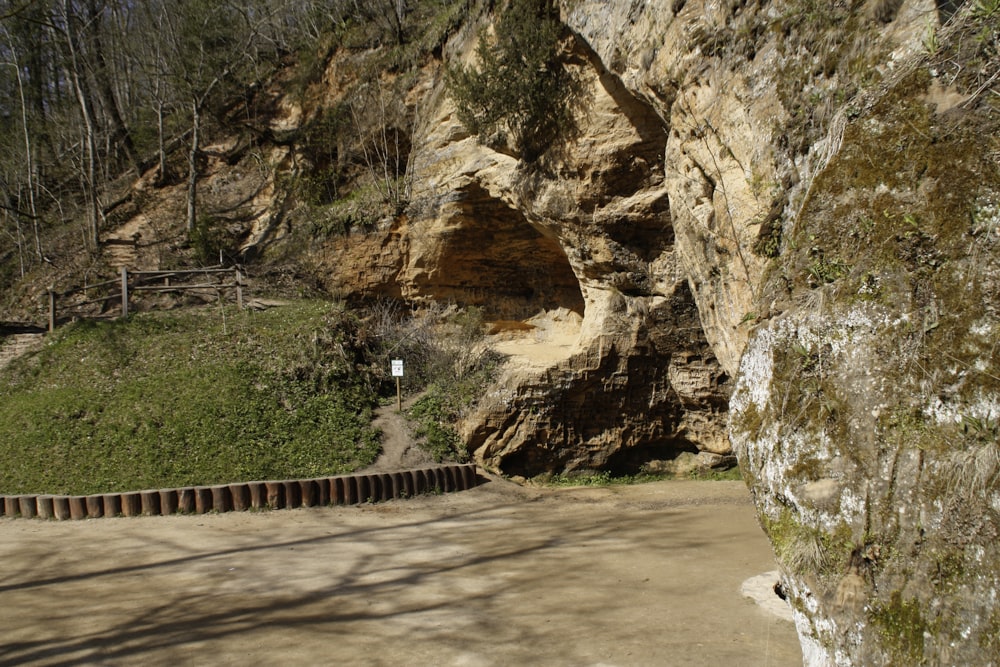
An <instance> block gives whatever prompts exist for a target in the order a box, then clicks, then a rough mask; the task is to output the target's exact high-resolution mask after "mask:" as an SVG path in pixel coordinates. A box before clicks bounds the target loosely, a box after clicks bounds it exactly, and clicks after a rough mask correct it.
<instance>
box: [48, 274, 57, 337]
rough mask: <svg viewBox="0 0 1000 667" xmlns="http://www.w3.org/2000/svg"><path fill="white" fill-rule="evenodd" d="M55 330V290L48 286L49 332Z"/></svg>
mask: <svg viewBox="0 0 1000 667" xmlns="http://www.w3.org/2000/svg"><path fill="white" fill-rule="evenodd" d="M55 330H56V290H55V288H54V287H52V286H49V333H52V332H53V331H55Z"/></svg>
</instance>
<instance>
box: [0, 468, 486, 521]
mask: <svg viewBox="0 0 1000 667" xmlns="http://www.w3.org/2000/svg"><path fill="white" fill-rule="evenodd" d="M477 484H479V476H478V475H477V474H476V465H475V464H474V463H462V464H452V465H443V466H435V467H433V468H417V469H413V470H399V471H395V472H371V473H354V474H352V475H336V476H333V477H314V478H310V479H285V480H270V481H264V482H238V483H233V484H216V485H213V486H187V487H183V488H179V489H147V490H145V491H126V492H123V493H101V494H93V495H89V496H56V495H48V494H42V495H33V494H18V495H0V516H7V517H22V518H25V519H30V518H39V519H59V520H65V519H87V518H90V519H97V518H100V517H113V516H143V515H144V516H158V515H165V514H175V513H185V514H204V513H206V512H231V511H236V512H241V511H245V510H249V509H275V510H276V509H291V508H295V507H316V506H322V505H357V504H359V503H365V502H372V503H374V502H380V501H383V500H390V499H393V498H406V497H409V496H416V495H420V494H423V493H434V492H438V493H451V492H453V491H465V490H467V489H471V488H473V487H474V486H476V485H477Z"/></svg>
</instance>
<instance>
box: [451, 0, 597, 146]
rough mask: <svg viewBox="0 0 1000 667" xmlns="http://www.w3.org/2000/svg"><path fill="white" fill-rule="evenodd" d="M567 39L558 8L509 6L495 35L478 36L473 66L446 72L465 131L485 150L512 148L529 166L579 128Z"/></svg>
mask: <svg viewBox="0 0 1000 667" xmlns="http://www.w3.org/2000/svg"><path fill="white" fill-rule="evenodd" d="M564 37H566V30H565V27H564V26H563V25H562V23H560V22H559V20H558V9H557V8H556V7H555V6H554V5H553V3H551V2H549V1H548V0H511V2H510V3H509V4H507V6H506V7H504V9H503V10H502V12H501V13H500V16H499V18H498V19H497V21H496V24H495V29H494V34H493V35H488V34H483V35H480V39H479V42H478V43H477V45H476V58H477V61H478V62H477V63H476V64H475V66H472V67H465V66H462V65H456V66H454V67H451V68H450V69H449V70H448V90H449V92H450V93H451V96H452V98H453V99H454V101H455V105H456V107H457V108H458V117H459V119H460V120H461V121H462V124H463V125H465V127H466V128H467V129H468V130H469V131H470V132H472V133H474V134H477V135H478V136H479V139H480V140H481V141H483V142H484V143H488V144H497V145H504V144H509V145H510V146H511V147H513V148H514V150H516V151H517V152H518V153H519V154H520V155H521V156H522V157H523V158H524V159H525V160H528V161H531V160H533V159H535V158H536V157H538V156H539V155H541V153H542V152H544V151H545V149H546V148H548V146H549V144H550V143H551V142H552V140H553V139H554V138H555V137H556V136H558V135H559V134H560V133H565V132H566V131H568V130H569V129H571V127H572V125H573V115H572V102H573V99H574V97H575V96H576V94H577V92H578V90H577V89H578V86H577V83H576V80H575V78H574V77H573V75H572V74H571V72H570V71H569V70H568V69H566V67H565V66H564V64H563V63H562V62H561V61H560V57H559V56H560V41H561V40H562V39H563V38H564ZM508 135H509V137H508Z"/></svg>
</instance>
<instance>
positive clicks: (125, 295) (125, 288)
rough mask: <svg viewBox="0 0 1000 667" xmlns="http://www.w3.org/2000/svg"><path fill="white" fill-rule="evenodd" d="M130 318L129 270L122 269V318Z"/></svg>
mask: <svg viewBox="0 0 1000 667" xmlns="http://www.w3.org/2000/svg"><path fill="white" fill-rule="evenodd" d="M126 317H128V268H126V267H124V266H123V267H122V318H126Z"/></svg>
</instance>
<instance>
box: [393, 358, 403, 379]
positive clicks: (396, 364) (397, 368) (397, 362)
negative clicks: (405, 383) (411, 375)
mask: <svg viewBox="0 0 1000 667" xmlns="http://www.w3.org/2000/svg"><path fill="white" fill-rule="evenodd" d="M392 377H394V378H401V377H403V360H402V359H393V360H392Z"/></svg>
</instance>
